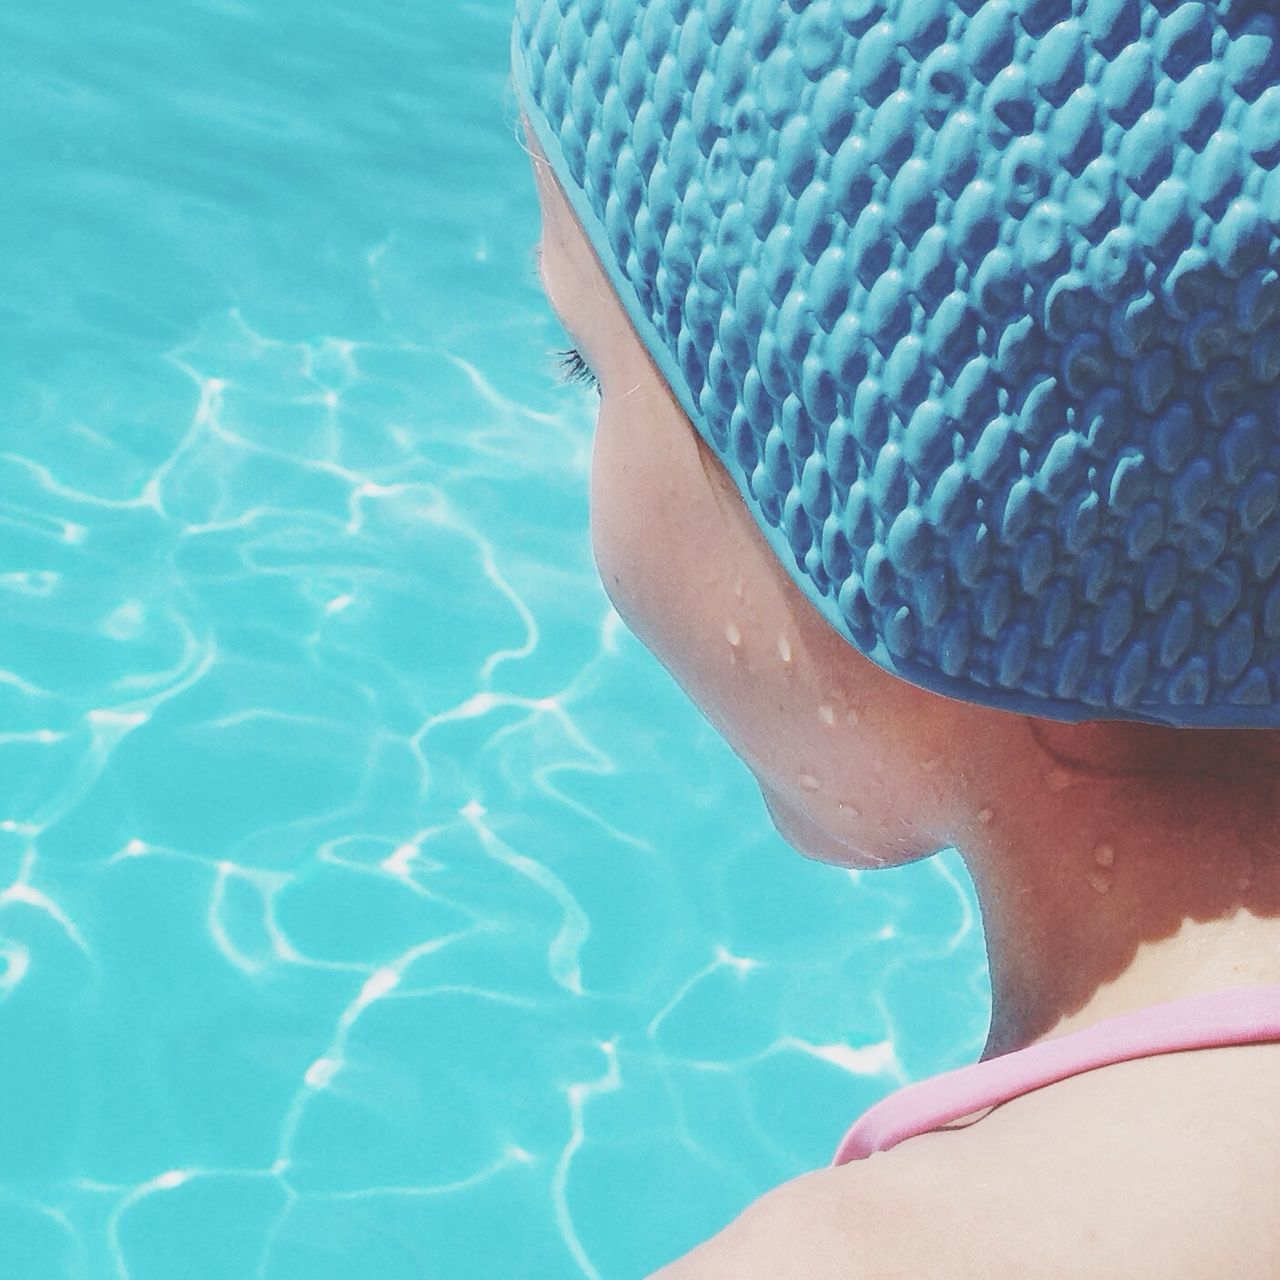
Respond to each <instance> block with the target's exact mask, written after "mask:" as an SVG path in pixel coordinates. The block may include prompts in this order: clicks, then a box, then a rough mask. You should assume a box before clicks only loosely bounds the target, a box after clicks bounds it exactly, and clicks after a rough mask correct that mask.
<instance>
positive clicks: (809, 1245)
mask: <svg viewBox="0 0 1280 1280" xmlns="http://www.w3.org/2000/svg"><path fill="white" fill-rule="evenodd" d="M1277 1079H1280V1045H1277V1046H1246V1047H1239V1048H1235V1049H1225V1050H1203V1051H1200V1052H1199V1053H1196V1054H1177V1055H1167V1056H1165V1057H1162V1058H1154V1059H1148V1060H1145V1061H1141V1062H1132V1063H1121V1064H1117V1065H1116V1066H1114V1067H1109V1068H1107V1069H1106V1070H1104V1071H1097V1072H1091V1073H1087V1074H1086V1075H1084V1076H1080V1077H1077V1078H1076V1079H1074V1080H1070V1081H1064V1082H1063V1083H1061V1084H1058V1085H1055V1086H1053V1087H1052V1088H1050V1089H1045V1090H1041V1091H1039V1092H1038V1093H1036V1094H1031V1095H1027V1096H1026V1097H1024V1098H1020V1099H1017V1100H1014V1101H1012V1102H1010V1103H1008V1104H1006V1105H1005V1106H1003V1107H1001V1108H998V1109H997V1110H995V1111H993V1112H991V1113H990V1114H989V1115H987V1116H986V1117H985V1118H982V1119H980V1120H978V1122H977V1123H975V1124H973V1125H972V1126H971V1127H969V1128H965V1129H959V1130H955V1131H951V1132H938V1133H932V1134H924V1135H921V1136H920V1137H918V1138H913V1139H912V1140H911V1141H910V1142H907V1143H904V1144H903V1145H902V1146H901V1147H898V1148H896V1149H895V1150H894V1151H891V1152H888V1153H887V1154H885V1155H881V1156H873V1157H872V1158H871V1159H870V1160H866V1161H860V1162H858V1163H856V1164H852V1165H847V1166H845V1167H844V1168H840V1169H824V1170H821V1171H819V1172H817V1173H812V1174H807V1175H805V1176H804V1177H802V1178H797V1179H795V1180H794V1181H792V1182H788V1183H786V1184H784V1185H783V1186H781V1187H779V1188H778V1189H777V1190H776V1191H773V1192H770V1193H769V1194H768V1195H766V1196H764V1197H762V1198H761V1199H760V1200H758V1201H757V1202H756V1203H755V1204H754V1205H752V1206H751V1207H750V1208H749V1209H747V1211H746V1212H745V1213H743V1214H742V1216H741V1217H740V1218H738V1220H737V1221H736V1222H734V1223H733V1224H732V1225H731V1226H730V1227H728V1228H727V1229H726V1230H725V1231H723V1232H721V1233H720V1234H719V1235H718V1236H716V1237H714V1238H713V1239H712V1240H710V1241H708V1242H707V1243H706V1244H705V1245H703V1246H701V1247H700V1248H698V1249H695V1250H694V1251H693V1252H692V1253H691V1254H689V1255H688V1256H687V1257H685V1258H682V1259H681V1260H680V1261H678V1262H676V1263H673V1264H672V1265H671V1266H669V1267H667V1268H665V1269H663V1270H662V1271H660V1272H658V1273H657V1274H656V1275H655V1276H654V1277H652V1280H781V1278H784V1277H785V1280H906V1278H907V1277H912V1280H919V1278H921V1277H929V1280H1024V1277H1026V1276H1028V1275H1034V1276H1037V1277H1044V1278H1046V1280H1047V1278H1048V1277H1052V1278H1053V1280H1115V1278H1116V1277H1118V1276H1124V1277H1125V1278H1126V1280H1167V1278H1168V1277H1169V1276H1170V1275H1177V1276H1179V1277H1180V1280H1220V1278H1221V1277H1222V1276H1224V1275H1230V1276H1232V1277H1233V1280H1275V1277H1276V1276H1277V1275H1280V1197H1277V1196H1276V1194H1275V1187H1276V1185H1277V1184H1280V1111H1277V1109H1276V1108H1275V1106H1274V1097H1275V1082H1276V1080H1277Z"/></svg>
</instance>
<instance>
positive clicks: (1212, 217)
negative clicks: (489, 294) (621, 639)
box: [515, 0, 1280, 863]
mask: <svg viewBox="0 0 1280 1280" xmlns="http://www.w3.org/2000/svg"><path fill="white" fill-rule="evenodd" d="M1077 7H1078V6H1077ZM1015 9H1017V7H1016V6H1007V5H1004V4H1002V3H987V4H982V5H976V4H964V3H958V4H955V5H945V6H934V5H924V6H906V5H903V6H897V5H894V4H888V3H883V2H878V0H858V2H857V3H854V4H848V3H844V4H837V3H834V2H828V0H814V3H809V4H799V3H790V4H787V3H778V2H777V0H770V2H769V3H767V4H760V5H756V4H748V5H741V4H726V3H718V2H715V0H707V2H706V3H696V2H695V0H650V2H649V3H647V4H645V5H636V4H633V3H627V2H625V0H607V2H606V0H564V2H562V0H554V2H548V3H539V2H538V0H525V3H523V4H522V5H521V6H520V22H519V24H518V26H517V31H516V59H515V64H516V79H517V84H518V85H519V87H520V93H521V101H522V106H523V107H524V108H525V110H526V112H527V115H528V120H529V122H530V126H531V134H532V138H533V140H534V141H535V146H536V148H537V149H539V150H540V151H541V152H542V153H543V155H544V159H543V160H542V161H541V162H540V163H539V166H538V167H539V169H540V171H541V174H540V185H541V188H542V196H543V206H544V217H545V222H546V227H545V234H544V246H545V251H546V255H547V256H546V275H547V279H548V285H549V287H550V291H551V293H552V296H553V300H555V301H557V304H558V309H559V310H560V312H561V314H562V316H563V318H564V320H565V322H566V324H567V325H568V327H569V328H570V330H571V332H572V333H573V334H574V336H575V338H577V340H578V341H579V343H580V344H581V347H582V349H583V354H584V356H585V357H586V359H587V360H588V362H589V363H590V364H591V365H592V367H593V368H594V371H595V373H596V374H597V376H598V377H599V378H600V380H601V383H602V386H603V392H604V399H603V403H602V413H601V422H600V428H599V436H598V440H597V451H596V459H595V470H594V477H593V491H594V501H593V533H594V541H595V545H596V550H597V556H598V560H599V563H600V569H601V573H602V576H603V578H604V581H605V584H606V587H607V588H608V589H609V591H610V593H611V595H612V596H613V598H614V599H615V601H616V603H617V604H618V607H619V610H620V612H621V613H622V614H623V616H624V617H626V618H627V620H628V621H629V622H630V623H631V625H632V626H633V627H634V628H635V629H636V631H637V632H638V633H639V634H640V635H641V637H642V638H643V639H644V640H645V641H646V642H647V643H648V644H649V645H650V646H651V647H652V648H653V649H654V650H655V652H656V653H657V654H658V655H659V657H661V658H662V659H663V661H664V662H666V663H667V665H668V666H669V667H670V668H671V669H672V670H673V672H674V673H675V674H676V675H677V677H678V678H679V679H680V680H681V681H682V683H683V684H684V685H685V686H686V688H687V689H688V690H689V692H690V693H691V694H692V696H693V697H694V698H695V699H696V700H697V701H698V702H699V704H700V705H702V706H703V708H704V709H705V710H706V711H707V713H708V715H709V716H710V717H711V718H712V720H713V721H714V722H715V723H716V724H717V725H718V726H719V727H721V729H722V730H723V731H724V732H725V734H726V736H727V737H728V738H729V740H730V741H731V742H732V743H733V745H734V746H735V748H736V749H737V750H738V751H739V752H740V754H742V755H743V757H744V759H746V760H747V762H748V763H749V764H750V765H751V766H752V768H753V769H754V770H755V772H756V774H757V776H758V777H759V779H760V781H761V785H762V788H763V790H764V793H765V795H766V798H767V799H768V800H769V803H770V806H771V808H772V809H773V811H774V813H775V816H776V817H777V818H778V820H779V824H780V825H781V826H782V827H783V829H784V832H786V833H787V834H788V835H790V836H792V838H793V839H794V840H795V841H796V843H797V844H799V845H800V846H801V847H803V848H806V849H808V850H809V851H810V852H814V853H816V854H818V856H829V857H833V858H840V859H841V860H845V859H849V860H854V861H859V862H866V863H876V862H879V861H884V860H897V859H900V858H901V857H903V856H906V855H907V854H908V853H914V854H919V853H926V852H929V851H931V850H932V849H933V848H936V847H939V846H940V845H942V844H945V843H948V842H951V841H953V840H966V839H968V840H970V841H973V840H980V839H981V838H982V828H983V827H984V826H987V825H990V824H993V823H994V822H995V821H996V820H997V817H996V815H997V812H998V811H997V803H998V801H997V802H993V803H986V796H985V795H984V794H983V792H984V789H985V790H989V791H990V793H991V795H992V797H993V798H994V797H996V796H997V794H998V793H999V794H1007V793H1008V792H1009V791H1010V790H1011V789H1012V790H1013V791H1015V792H1017V791H1019V790H1021V791H1028V792H1029V790H1030V789H1032V788H1036V789H1039V790H1043V789H1045V788H1048V789H1049V792H1050V793H1051V794H1054V793H1055V792H1054V788H1057V789H1058V791H1059V792H1061V793H1063V794H1064V799H1063V804H1064V805H1065V804H1067V803H1068V801H1069V799H1070V796H1069V795H1066V793H1067V792H1068V790H1069V787H1070V786H1071V785H1073V784H1072V783H1071V782H1064V779H1066V778H1071V777H1074V778H1076V780H1077V781H1078V780H1079V778H1080V777H1091V778H1094V779H1098V778H1101V779H1107V778H1125V779H1128V781H1129V783H1130V784H1134V783H1135V780H1140V779H1144V778H1145V779H1146V781H1145V782H1140V785H1142V786H1145V787H1146V788H1148V790H1149V792H1150V795H1151V798H1152V799H1153V800H1156V801H1157V802H1158V797H1159V796H1161V795H1164V794H1165V793H1166V792H1167V793H1168V794H1169V796H1170V797H1171V798H1173V799H1186V798H1187V797H1188V796H1189V794H1190V793H1191V792H1195V791H1197V790H1198V789H1199V788H1201V787H1202V786H1209V785H1210V782H1212V785H1213V787H1214V788H1216V789H1215V790H1214V794H1215V795H1222V794H1225V793H1228V792H1231V791H1233V790H1238V788H1240V787H1252V788H1256V787H1257V786H1258V779H1259V777H1260V776H1262V775H1261V774H1260V772H1259V770H1260V769H1261V768H1262V767H1263V766H1264V765H1265V767H1266V768H1267V769H1270V768H1271V767H1272V766H1273V764H1274V749H1273V747H1272V746H1271V744H1270V738H1269V736H1268V735H1259V734H1256V733H1255V734H1244V733H1234V734H1213V733H1210V732H1197V733H1187V732H1185V731H1183V732H1181V733H1178V732H1174V731H1171V730H1169V729H1164V728H1160V727H1158V722H1163V723H1164V724H1168V725H1179V726H1233V727H1237V728H1238V727H1246V726H1252V727H1256V728H1261V727H1264V726H1271V725H1274V724H1276V723H1277V714H1276V704H1275V701H1274V699H1275V698H1276V696H1277V695H1278V694H1280V685H1278V684H1276V683H1275V681H1276V680H1277V679H1280V584H1278V583H1277V579H1276V568H1277V565H1278V564H1280V515H1278V513H1277V510H1276V508H1277V504H1278V503H1280V441H1278V440H1277V437H1276V432H1275V428H1274V424H1275V422H1276V421H1277V420H1278V419H1277V409H1280V403H1277V394H1276V391H1277V376H1280V339H1277V338H1276V337H1275V334H1276V324H1275V317H1276V316H1277V315H1278V314H1280V277H1278V276H1277V273H1276V272H1275V271H1274V270H1273V269H1272V268H1271V266H1270V261H1271V260H1272V257H1273V250H1274V248H1275V239H1274V235H1273V228H1274V224H1273V223H1272V221H1271V217H1270V211H1271V210H1272V208H1273V205H1272V202H1271V200H1270V197H1269V193H1271V192H1273V189H1274V193H1275V195H1276V201H1275V204H1274V208H1275V211H1276V212H1277V213H1278V214H1280V180H1276V181H1273V180H1272V178H1271V176H1270V168H1269V166H1270V164H1272V163H1274V161H1275V158H1276V156H1277V155H1280V141H1278V142H1277V143H1276V144H1274V145H1271V146H1264V145H1263V143H1264V141H1265V139H1264V134H1265V133H1266V128H1267V127H1268V126H1267V125H1266V122H1267V121H1269V120H1271V119H1272V114H1271V112H1272V104H1273V99H1274V100H1275V102H1274V105H1275V107H1276V111H1275V113H1274V114H1275V118H1276V119H1280V88H1277V87H1275V86H1274V85H1273V83H1272V82H1273V81H1280V74H1277V73H1276V66H1277V58H1276V56H1275V55H1276V52H1277V44H1276V40H1275V31H1274V23H1273V22H1272V20H1271V19H1270V18H1268V17H1266V16H1265V15H1260V14H1257V13H1254V11H1253V10H1252V9H1251V10H1250V13H1249V15H1244V14H1243V11H1242V10H1241V9H1240V6H1234V7H1231V6H1228V7H1227V9H1224V10H1223V11H1221V12H1212V11H1210V10H1208V9H1205V8H1199V9H1198V10H1197V16H1196V21H1195V22H1194V23H1191V27H1192V28H1193V30H1192V31H1191V34H1190V35H1187V34H1186V33H1183V35H1182V36H1179V37H1178V38H1177V39H1174V36H1175V35H1177V32H1178V31H1181V26H1178V25H1177V24H1178V22H1182V25H1183V26H1185V25H1187V24H1186V22H1185V21H1182V19H1180V18H1177V16H1176V15H1174V16H1173V17H1170V16H1168V15H1167V14H1166V10H1167V6H1157V5H1154V4H1135V5H1129V6H1115V5H1086V6H1085V12H1084V13H1083V14H1077V15H1075V16H1073V15H1072V7H1071V6H1070V5H1065V4H1064V5H1057V6H1055V5H1053V4H1048V5H1044V4H1038V5H1033V6H1022V7H1021V9H1017V11H1016V12H1015ZM1228 9H1229V10H1230V12H1228V11H1227V10H1228ZM1108 15H1109V16H1108ZM1126 15H1129V16H1130V17H1134V21H1133V23H1130V22H1129V17H1126ZM1135 15H1136V16H1135ZM1184 17H1185V15H1184ZM1246 18H1247V20H1246ZM1174 27H1177V31H1175V30H1174ZM1200 27H1204V30H1203V31H1201V30H1200ZM1130 28H1132V29H1130ZM1192 37H1194V38H1192ZM1201 45H1203V49H1201ZM1130 49H1136V53H1130V54H1128V55H1127V60H1126V61H1124V62H1120V59H1121V58H1122V56H1124V55H1125V51H1126V50H1130ZM1197 50H1201V52H1202V53H1204V55H1205V56H1204V57H1200V54H1198V53H1197V52H1196V51H1197ZM1210 54H1212V55H1213V56H1212V57H1210V56H1209V55H1210ZM1147 55H1150V57H1149V58H1148V60H1147V61H1146V62H1144V61H1143V59H1144V57H1147ZM1140 62H1141V63H1142V65H1144V66H1147V65H1149V66H1150V75H1149V76H1148V77H1147V79H1146V80H1143V79H1142V77H1138V78H1137V79H1136V80H1135V79H1134V77H1128V78H1127V79H1126V78H1125V77H1123V76H1121V75H1120V74H1119V72H1109V68H1111V67H1112V66H1113V65H1116V64H1119V65H1121V66H1133V65H1138V63H1140ZM1184 64H1185V65H1184ZM1269 77H1270V79H1269ZM1122 81H1123V82H1124V83H1125V84H1126V85H1128V88H1127V89H1126V94H1127V95H1128V96H1127V97H1126V96H1124V95H1120V94H1119V86H1120V84H1121V82H1122ZM1267 136H1269V135H1267ZM1277 137H1278V138H1280V134H1278V135H1277ZM1228 160H1230V163H1228ZM1273 347H1274V348H1275V351H1274V353H1273ZM691 424H692V427H693V428H694V430H691V429H690V428H691ZM850 642H852V644H851V643H850ZM899 677H901V678H899ZM940 695H946V696H940ZM1032 716H1035V717H1036V718H1035V719H1033V718H1032ZM1117 721H1128V722H1129V723H1127V724H1124V723H1117ZM957 743H963V744H964V754H963V757H962V758H960V757H957V755H956V744H957ZM1223 760H1228V761H1229V765H1228V767H1225V768H1224V767H1223V766H1222V764H1221V762H1222V761H1223ZM837 761H838V762H839V763H838V765H837V764H836V763H834V762H837ZM1215 761H1217V762H1219V763H1218V765H1217V766H1215V764H1214V762H1215ZM1170 777H1173V778H1189V779H1199V781H1198V782H1197V783H1196V785H1195V786H1186V785H1179V784H1177V783H1173V784H1171V783H1170V782H1169V781H1168V780H1169V778H1170ZM871 779H874V782H870V781H869V780H871ZM1223 788H1225V789H1226V791H1225V792H1224V791H1223ZM1218 809H1219V806H1215V811H1218ZM904 815H910V817H909V818H908V817H906V816H904Z"/></svg>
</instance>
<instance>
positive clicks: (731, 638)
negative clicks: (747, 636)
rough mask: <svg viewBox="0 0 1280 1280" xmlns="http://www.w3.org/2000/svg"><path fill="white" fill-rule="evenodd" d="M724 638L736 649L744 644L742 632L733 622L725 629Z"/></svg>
mask: <svg viewBox="0 0 1280 1280" xmlns="http://www.w3.org/2000/svg"><path fill="white" fill-rule="evenodd" d="M724 638H725V639H726V640H727V641H728V642H729V643H730V644H731V645H732V646H733V647H734V648H735V649H736V648H737V647H738V646H739V645H740V644H741V643H742V632H741V631H739V630H738V628H737V627H735V626H734V625H733V623H732V622H731V623H729V625H728V626H727V627H725V629H724Z"/></svg>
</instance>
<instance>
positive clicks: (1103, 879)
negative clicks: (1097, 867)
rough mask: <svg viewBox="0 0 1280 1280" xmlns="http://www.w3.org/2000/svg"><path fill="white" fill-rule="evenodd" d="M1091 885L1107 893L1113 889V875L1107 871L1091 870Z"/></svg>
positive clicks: (1100, 891) (1099, 891)
mask: <svg viewBox="0 0 1280 1280" xmlns="http://www.w3.org/2000/svg"><path fill="white" fill-rule="evenodd" d="M1089 886H1090V888H1092V889H1095V890H1097V892H1098V893H1107V892H1109V891H1110V889H1111V877H1110V876H1109V875H1107V873H1106V872H1105V871H1090V872H1089Z"/></svg>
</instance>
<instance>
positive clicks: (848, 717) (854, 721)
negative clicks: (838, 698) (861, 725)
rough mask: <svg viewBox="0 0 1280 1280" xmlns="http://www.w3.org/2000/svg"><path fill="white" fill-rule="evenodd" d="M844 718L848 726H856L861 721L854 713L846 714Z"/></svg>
mask: <svg viewBox="0 0 1280 1280" xmlns="http://www.w3.org/2000/svg"><path fill="white" fill-rule="evenodd" d="M844 718H845V720H846V721H847V722H848V723H849V724H857V723H858V722H859V721H860V720H861V719H862V717H861V716H860V715H859V714H858V713H857V712H856V711H849V712H847V713H846V714H845V717H844Z"/></svg>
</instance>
